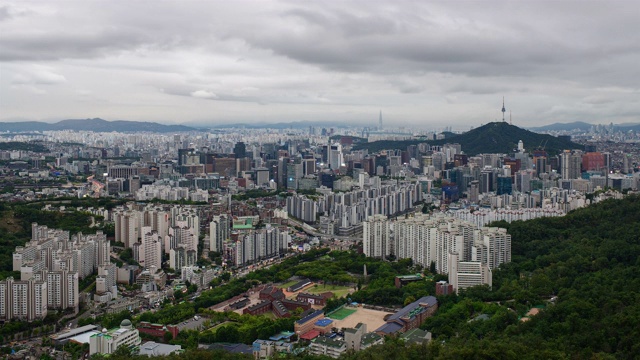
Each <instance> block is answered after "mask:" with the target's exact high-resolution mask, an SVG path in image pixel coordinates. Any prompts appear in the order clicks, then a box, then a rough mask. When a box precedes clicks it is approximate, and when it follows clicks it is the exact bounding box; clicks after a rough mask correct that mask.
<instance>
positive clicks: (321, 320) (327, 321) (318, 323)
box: [314, 318, 333, 327]
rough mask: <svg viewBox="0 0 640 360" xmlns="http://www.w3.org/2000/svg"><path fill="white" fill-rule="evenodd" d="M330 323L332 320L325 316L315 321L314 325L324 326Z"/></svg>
mask: <svg viewBox="0 0 640 360" xmlns="http://www.w3.org/2000/svg"><path fill="white" fill-rule="evenodd" d="M331 323H333V320H331V319H327V318H325V319H320V320H318V321H316V323H315V324H314V325H318V326H322V327H325V326H329V325H331Z"/></svg>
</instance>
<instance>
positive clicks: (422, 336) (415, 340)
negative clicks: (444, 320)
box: [402, 329, 431, 344]
mask: <svg viewBox="0 0 640 360" xmlns="http://www.w3.org/2000/svg"><path fill="white" fill-rule="evenodd" d="M402 338H403V339H405V341H406V342H408V343H412V344H421V343H423V342H424V341H429V340H431V333H430V332H428V331H424V330H421V329H411V330H409V331H407V332H406V333H404V334H403V335H402Z"/></svg>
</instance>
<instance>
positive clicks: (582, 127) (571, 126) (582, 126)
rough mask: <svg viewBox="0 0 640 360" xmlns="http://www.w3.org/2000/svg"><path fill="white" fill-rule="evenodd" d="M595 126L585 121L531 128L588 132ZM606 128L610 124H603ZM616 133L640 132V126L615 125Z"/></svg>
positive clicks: (532, 129) (533, 129)
mask: <svg viewBox="0 0 640 360" xmlns="http://www.w3.org/2000/svg"><path fill="white" fill-rule="evenodd" d="M594 125H595V124H589V123H586V122H583V121H576V122H571V123H555V124H550V125H545V126H539V127H534V128H529V130H531V131H572V130H577V131H588V130H589V129H591V127H592V126H594ZM601 125H604V126H608V124H601ZM613 130H614V131H623V132H626V131H630V130H633V131H640V124H614V125H613Z"/></svg>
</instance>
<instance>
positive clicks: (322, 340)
mask: <svg viewBox="0 0 640 360" xmlns="http://www.w3.org/2000/svg"><path fill="white" fill-rule="evenodd" d="M313 342H314V343H316V344H322V345H326V346H329V347H333V348H338V349H339V348H341V347H346V346H347V344H346V343H345V342H344V341H342V340H336V339H330V338H328V337H326V336H320V337H317V338H316V339H315V340H313Z"/></svg>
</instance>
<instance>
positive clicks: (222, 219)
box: [209, 214, 230, 253]
mask: <svg viewBox="0 0 640 360" xmlns="http://www.w3.org/2000/svg"><path fill="white" fill-rule="evenodd" d="M229 235H230V226H229V218H228V217H227V215H225V214H222V215H219V216H214V217H213V221H211V223H210V224H209V250H211V251H215V252H219V253H221V252H222V245H223V244H224V242H225V241H227V240H229Z"/></svg>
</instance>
